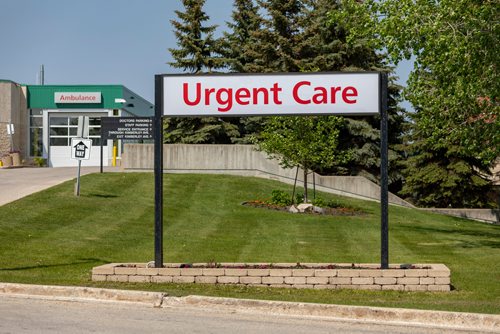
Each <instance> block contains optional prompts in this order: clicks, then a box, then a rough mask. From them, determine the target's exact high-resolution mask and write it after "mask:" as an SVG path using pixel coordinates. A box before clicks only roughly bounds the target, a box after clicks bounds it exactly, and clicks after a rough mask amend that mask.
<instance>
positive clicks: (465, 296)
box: [0, 173, 500, 313]
mask: <svg viewBox="0 0 500 334" xmlns="http://www.w3.org/2000/svg"><path fill="white" fill-rule="evenodd" d="M73 187H74V181H72V182H67V183H65V184H62V185H59V186H56V187H54V188H51V189H48V190H46V191H43V192H41V193H38V194H33V195H32V196H28V197H26V198H24V199H21V200H19V201H16V202H14V203H10V204H7V205H4V206H2V207H0V218H1V219H0V280H2V281H6V282H23V283H39V284H70V285H90V286H103V287H117V288H134V289H146V290H155V291H165V292H168V293H170V294H171V295H186V294H193V293H194V294H208V295H217V296H228V297H242V298H263V299H280V300H295V301H309V302H324V303H340V304H356V305H373V306H393V307H414V308H427V309H440V310H453V311H468V312H488V313H499V312H500V290H499V289H500V288H499V284H498V282H499V281H500V268H499V266H498V265H497V264H498V263H499V262H500V252H499V248H500V238H499V237H500V229H499V226H492V225H487V224H483V223H478V222H473V221H467V220H463V219H458V218H453V217H447V216H442V215H436V214H431V213H428V212H423V211H419V210H412V209H406V208H400V207H392V206H391V207H390V234H389V236H390V245H389V246H390V249H389V250H390V260H391V262H392V263H403V262H404V263H422V262H427V263H431V262H432V263H444V264H446V265H447V266H449V267H450V268H451V270H452V284H453V285H454V286H455V288H456V290H454V291H452V292H451V293H399V292H372V291H310V290H308V291H298V290H291V291H290V290H280V289H255V288H241V287H227V286H206V285H202V286H198V285H176V284H165V285H154V284H151V285H148V284H129V285H127V284H125V285H117V284H113V283H97V282H91V281H90V270H91V268H92V267H94V266H96V265H100V264H103V263H108V262H147V261H151V260H152V259H153V257H154V244H153V241H154V178H153V174H152V173H137V174H136V173H129V174H118V173H116V174H103V175H100V174H95V175H88V176H84V177H83V178H82V195H81V197H80V198H75V197H74V196H73ZM273 189H281V190H288V191H290V193H291V187H290V186H288V185H284V184H282V183H279V182H274V181H269V180H263V179H257V178H244V177H235V176H223V175H192V174H189V175H181V174H173V175H169V174H167V175H165V200H164V213H165V228H164V233H165V235H164V243H165V244H164V246H165V247H164V254H165V261H166V262H167V261H168V262H191V263H192V262H212V261H216V262H274V263H276V262H293V263H295V262H346V263H354V262H375V263H377V262H378V261H379V259H380V218H379V204H378V203H376V202H365V201H360V200H355V199H348V198H341V197H335V196H330V195H325V194H322V195H321V196H322V197H325V198H327V199H332V198H335V199H336V200H338V201H340V202H343V203H345V205H349V206H356V207H360V208H363V210H364V211H365V212H366V214H365V215H363V216H355V217H342V216H339V217H332V216H308V215H294V214H290V213H286V212H277V211H270V210H265V209H257V208H251V207H246V206H242V205H241V202H243V201H248V200H254V199H265V198H268V197H270V194H271V191H272V190H273Z"/></svg>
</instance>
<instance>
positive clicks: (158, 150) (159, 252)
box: [154, 75, 163, 268]
mask: <svg viewBox="0 0 500 334" xmlns="http://www.w3.org/2000/svg"><path fill="white" fill-rule="evenodd" d="M162 117H163V77H162V76H161V75H156V76H155V119H154V137H155V138H154V143H155V144H154V156H155V268H161V267H163V126H162Z"/></svg>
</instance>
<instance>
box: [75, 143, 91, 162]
mask: <svg viewBox="0 0 500 334" xmlns="http://www.w3.org/2000/svg"><path fill="white" fill-rule="evenodd" d="M91 148H92V140H91V139H83V138H71V159H73V160H89V159H90V150H91Z"/></svg>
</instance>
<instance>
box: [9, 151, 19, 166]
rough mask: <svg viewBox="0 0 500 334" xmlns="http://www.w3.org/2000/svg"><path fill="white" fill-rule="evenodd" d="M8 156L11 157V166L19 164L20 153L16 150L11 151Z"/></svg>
mask: <svg viewBox="0 0 500 334" xmlns="http://www.w3.org/2000/svg"><path fill="white" fill-rule="evenodd" d="M10 157H11V158H12V165H13V166H21V154H19V153H18V152H15V153H11V154H10Z"/></svg>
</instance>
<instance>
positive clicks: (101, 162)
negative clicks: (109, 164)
mask: <svg viewBox="0 0 500 334" xmlns="http://www.w3.org/2000/svg"><path fill="white" fill-rule="evenodd" d="M104 140H105V139H104V136H103V134H102V130H101V158H100V167H99V172H100V173H101V174H102V172H103V164H104V158H103V152H104V149H103V147H102V146H103V145H104Z"/></svg>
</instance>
